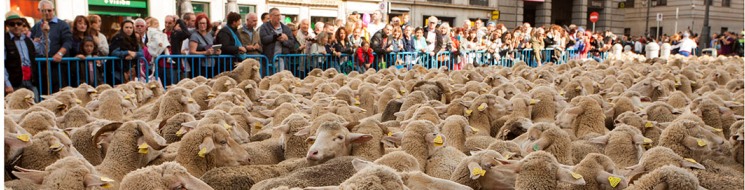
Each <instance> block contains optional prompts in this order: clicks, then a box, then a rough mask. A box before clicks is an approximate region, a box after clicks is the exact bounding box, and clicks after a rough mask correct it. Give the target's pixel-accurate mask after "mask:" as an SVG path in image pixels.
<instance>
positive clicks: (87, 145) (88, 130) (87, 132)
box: [69, 120, 112, 165]
mask: <svg viewBox="0 0 745 190" xmlns="http://www.w3.org/2000/svg"><path fill="white" fill-rule="evenodd" d="M111 123H112V122H111V121H108V120H96V121H93V122H91V123H88V124H86V125H84V126H82V127H80V128H77V129H73V130H72V132H70V134H69V135H70V139H71V140H72V145H73V146H74V147H76V149H77V150H78V152H80V154H81V155H82V156H83V157H84V158H85V159H86V160H88V162H90V163H91V164H93V165H99V164H101V161H102V160H103V158H104V157H105V153H106V150H107V148H108V145H109V144H108V143H110V141H111V137H112V136H111V132H107V133H102V134H101V135H99V138H96V139H94V138H93V136H94V135H95V134H96V132H97V131H98V130H99V129H101V127H103V126H105V125H108V124H111Z"/></svg>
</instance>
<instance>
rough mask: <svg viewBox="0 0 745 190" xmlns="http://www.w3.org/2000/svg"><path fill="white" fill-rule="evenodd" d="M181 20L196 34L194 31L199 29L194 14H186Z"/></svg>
mask: <svg viewBox="0 0 745 190" xmlns="http://www.w3.org/2000/svg"><path fill="white" fill-rule="evenodd" d="M181 19H183V20H184V22H186V27H187V28H188V29H189V32H194V30H196V28H197V26H196V22H197V21H196V19H195V15H194V13H184V14H183V15H182V16H181Z"/></svg>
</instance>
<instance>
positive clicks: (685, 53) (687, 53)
mask: <svg viewBox="0 0 745 190" xmlns="http://www.w3.org/2000/svg"><path fill="white" fill-rule="evenodd" d="M678 54H680V55H683V56H686V57H688V56H691V52H687V51H680V52H678Z"/></svg>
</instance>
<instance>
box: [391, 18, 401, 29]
mask: <svg viewBox="0 0 745 190" xmlns="http://www.w3.org/2000/svg"><path fill="white" fill-rule="evenodd" d="M390 24H391V25H393V28H401V18H398V17H393V18H391V23H390Z"/></svg>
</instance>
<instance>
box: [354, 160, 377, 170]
mask: <svg viewBox="0 0 745 190" xmlns="http://www.w3.org/2000/svg"><path fill="white" fill-rule="evenodd" d="M372 165H375V163H372V162H369V161H365V160H362V159H359V158H355V159H354V160H352V166H354V169H355V170H357V171H360V170H362V169H365V168H366V167H369V166H372Z"/></svg>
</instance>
